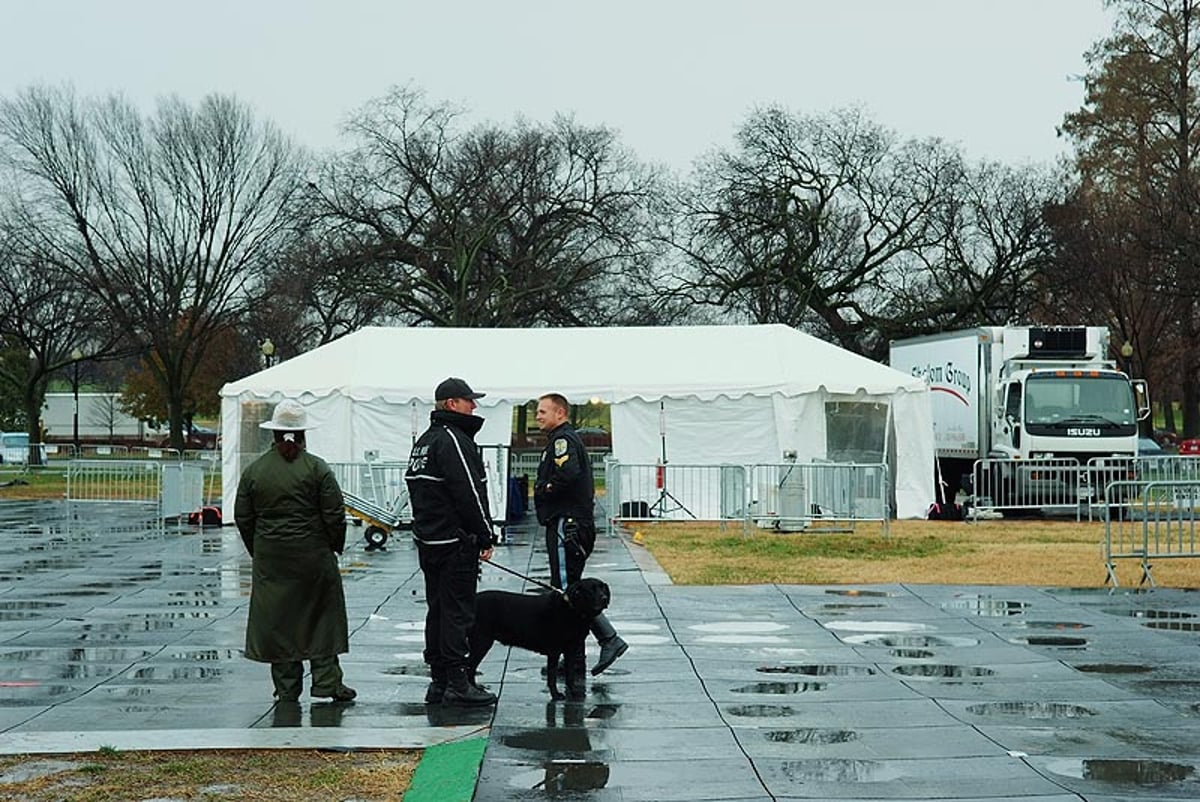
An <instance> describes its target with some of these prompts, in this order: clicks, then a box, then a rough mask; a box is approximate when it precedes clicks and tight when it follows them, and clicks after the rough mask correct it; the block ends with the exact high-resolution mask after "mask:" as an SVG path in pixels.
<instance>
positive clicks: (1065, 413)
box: [1025, 373, 1136, 426]
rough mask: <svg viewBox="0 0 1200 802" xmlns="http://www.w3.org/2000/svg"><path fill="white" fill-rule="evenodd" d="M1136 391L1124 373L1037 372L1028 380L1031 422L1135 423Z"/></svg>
mask: <svg viewBox="0 0 1200 802" xmlns="http://www.w3.org/2000/svg"><path fill="white" fill-rule="evenodd" d="M1135 415H1136V412H1135V410H1134V405H1133V391H1132V390H1131V389H1130V386H1129V382H1128V381H1126V380H1125V379H1123V378H1122V377H1120V376H1113V375H1104V374H1101V375H1099V376H1063V375H1058V374H1054V373H1045V374H1037V373H1035V374H1033V375H1031V376H1030V377H1029V379H1028V381H1026V383H1025V420H1026V422H1027V423H1033V424H1038V423H1065V422H1076V423H1083V422H1087V423H1101V424H1103V423H1110V424H1115V425H1121V426H1126V425H1131V424H1133V423H1134V422H1135Z"/></svg>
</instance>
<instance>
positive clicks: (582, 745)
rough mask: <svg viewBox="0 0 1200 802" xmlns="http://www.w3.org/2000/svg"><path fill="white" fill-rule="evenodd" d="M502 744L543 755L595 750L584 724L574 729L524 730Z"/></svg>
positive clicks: (508, 737)
mask: <svg viewBox="0 0 1200 802" xmlns="http://www.w3.org/2000/svg"><path fill="white" fill-rule="evenodd" d="M500 742H501V743H502V744H504V745H505V746H508V747H511V748H513V749H528V750H529V751H531V752H543V753H546V752H549V753H555V752H560V753H561V752H588V751H590V750H591V749H593V748H594V747H593V746H592V742H591V738H590V736H589V734H588V730H587V728H586V727H585V726H583V724H582V722H580V723H579V724H578V725H577V726H573V727H547V728H545V729H540V730H522V731H521V732H514V733H510V734H508V735H505V736H503V737H501V738H500Z"/></svg>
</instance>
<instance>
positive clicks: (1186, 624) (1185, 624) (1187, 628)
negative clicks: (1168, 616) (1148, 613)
mask: <svg viewBox="0 0 1200 802" xmlns="http://www.w3.org/2000/svg"><path fill="white" fill-rule="evenodd" d="M1142 626H1144V627H1149V628H1150V629H1167V630H1171V631H1173V632H1200V623H1197V622H1195V621H1150V622H1149V623H1146V624H1142Z"/></svg>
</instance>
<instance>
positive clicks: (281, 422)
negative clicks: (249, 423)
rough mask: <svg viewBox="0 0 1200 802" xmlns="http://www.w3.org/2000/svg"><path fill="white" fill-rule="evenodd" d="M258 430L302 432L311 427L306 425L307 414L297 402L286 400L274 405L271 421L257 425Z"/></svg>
mask: <svg viewBox="0 0 1200 802" xmlns="http://www.w3.org/2000/svg"><path fill="white" fill-rule="evenodd" d="M258 428H260V429H271V430H274V431H281V432H302V431H304V430H306V429H310V428H312V427H310V426H309V425H308V412H307V411H305V409H304V407H302V406H300V403H299V402H298V401H293V400H292V399H290V398H286V399H284V400H283V401H280V402H279V403H278V404H276V405H275V412H274V413H272V414H271V419H270V420H269V421H265V422H263V423H260V424H258Z"/></svg>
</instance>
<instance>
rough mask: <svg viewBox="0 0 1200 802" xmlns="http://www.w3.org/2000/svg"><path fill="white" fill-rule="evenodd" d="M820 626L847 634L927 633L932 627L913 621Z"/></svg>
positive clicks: (860, 622) (842, 623)
mask: <svg viewBox="0 0 1200 802" xmlns="http://www.w3.org/2000/svg"><path fill="white" fill-rule="evenodd" d="M821 626H823V627H825V628H826V629H832V630H846V631H847V632H879V633H884V632H927V631H929V630H931V629H934V627H933V626H932V625H930V624H921V623H917V622H915V621H849V620H847V621H830V622H828V623H826V624H822V625H821Z"/></svg>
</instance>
